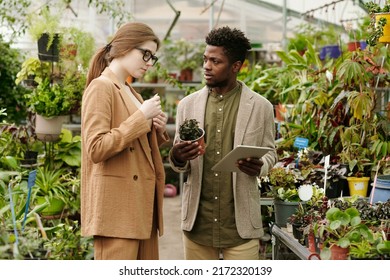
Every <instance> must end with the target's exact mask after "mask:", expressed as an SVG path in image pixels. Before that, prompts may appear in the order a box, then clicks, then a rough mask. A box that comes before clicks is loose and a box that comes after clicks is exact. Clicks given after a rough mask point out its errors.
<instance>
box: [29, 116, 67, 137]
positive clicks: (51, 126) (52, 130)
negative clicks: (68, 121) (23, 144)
mask: <svg viewBox="0 0 390 280" xmlns="http://www.w3.org/2000/svg"><path fill="white" fill-rule="evenodd" d="M63 122H64V117H63V116H58V117H53V118H45V117H43V116H41V115H38V114H37V115H36V119H35V133H36V135H37V138H38V139H39V140H41V141H45V142H53V141H57V140H58V139H59V136H60V134H61V130H62V123H63Z"/></svg>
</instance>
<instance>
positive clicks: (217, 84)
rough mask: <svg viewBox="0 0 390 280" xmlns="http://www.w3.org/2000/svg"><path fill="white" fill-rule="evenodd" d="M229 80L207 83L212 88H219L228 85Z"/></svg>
mask: <svg viewBox="0 0 390 280" xmlns="http://www.w3.org/2000/svg"><path fill="white" fill-rule="evenodd" d="M227 82H228V81H227V80H223V81H218V82H213V83H206V86H207V87H208V88H210V89H212V88H219V87H224V86H226V85H227Z"/></svg>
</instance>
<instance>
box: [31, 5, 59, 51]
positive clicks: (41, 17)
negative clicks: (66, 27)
mask: <svg viewBox="0 0 390 280" xmlns="http://www.w3.org/2000/svg"><path fill="white" fill-rule="evenodd" d="M60 20H61V13H60V12H59V11H57V13H54V12H53V10H50V7H49V6H43V8H42V9H40V10H39V12H38V14H35V13H31V14H28V17H27V21H28V26H29V28H28V32H29V33H30V35H31V37H32V39H33V40H34V41H38V39H39V38H40V37H41V36H42V34H44V33H46V34H48V36H49V39H48V43H47V46H46V48H47V49H49V48H50V46H51V45H52V43H53V40H54V36H55V35H56V34H62V33H63V32H62V31H63V27H62V26H61V22H60Z"/></svg>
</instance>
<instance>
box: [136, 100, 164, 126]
mask: <svg viewBox="0 0 390 280" xmlns="http://www.w3.org/2000/svg"><path fill="white" fill-rule="evenodd" d="M139 109H140V110H141V112H142V113H144V115H145V117H146V119H147V120H149V119H152V118H154V117H157V116H158V115H159V114H161V113H162V111H161V102H160V96H158V94H156V95H155V96H153V97H152V98H150V99H147V100H145V101H144V103H142V105H141V107H140V108H139Z"/></svg>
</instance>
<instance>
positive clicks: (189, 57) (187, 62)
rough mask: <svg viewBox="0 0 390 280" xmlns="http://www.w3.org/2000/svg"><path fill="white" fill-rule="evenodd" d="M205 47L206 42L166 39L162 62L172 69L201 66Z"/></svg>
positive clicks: (163, 46) (163, 45)
mask: <svg viewBox="0 0 390 280" xmlns="http://www.w3.org/2000/svg"><path fill="white" fill-rule="evenodd" d="M204 48H205V45H204V43H195V42H190V41H188V40H185V39H179V40H175V41H171V40H166V41H164V42H163V44H162V47H161V59H160V60H161V64H162V65H163V66H164V67H165V68H167V69H170V70H182V69H187V68H188V69H196V68H199V67H201V66H202V63H203V52H204Z"/></svg>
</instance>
